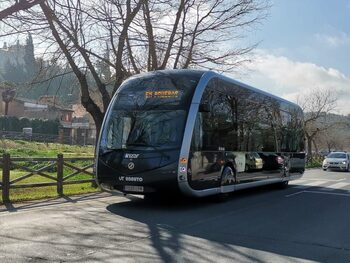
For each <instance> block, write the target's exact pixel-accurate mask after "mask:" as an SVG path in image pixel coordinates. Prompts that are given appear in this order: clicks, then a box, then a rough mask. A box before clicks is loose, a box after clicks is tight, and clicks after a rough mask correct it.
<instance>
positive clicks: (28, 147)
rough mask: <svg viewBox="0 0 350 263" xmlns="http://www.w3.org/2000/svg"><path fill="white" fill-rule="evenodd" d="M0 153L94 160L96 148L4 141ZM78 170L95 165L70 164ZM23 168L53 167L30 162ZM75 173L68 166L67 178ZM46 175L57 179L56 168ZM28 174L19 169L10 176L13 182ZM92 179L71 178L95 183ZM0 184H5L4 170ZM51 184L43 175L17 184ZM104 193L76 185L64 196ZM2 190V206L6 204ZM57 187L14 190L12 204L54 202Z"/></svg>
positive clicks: (0, 144) (0, 197)
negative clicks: (35, 201) (18, 202)
mask: <svg viewBox="0 0 350 263" xmlns="http://www.w3.org/2000/svg"><path fill="white" fill-rule="evenodd" d="M0 153H1V154H3V153H10V155H11V157H28V158H31V157H50V158H55V157H57V154H59V153H62V154H63V156H64V157H92V156H93V154H94V147H92V146H86V147H83V146H71V145H62V144H54V143H49V144H46V143H37V142H26V141H21V140H1V141H0ZM68 163H71V164H73V165H74V166H77V167H80V168H82V167H84V166H87V165H89V164H91V163H92V162H91V161H75V162H68ZM18 164H20V165H22V166H25V167H28V168H31V169H39V168H42V167H44V166H47V165H49V164H50V162H33V161H26V162H20V163H18ZM74 171H75V170H74V169H71V168H68V167H66V166H65V168H64V176H67V175H69V174H71V173H72V172H74ZM88 171H90V172H92V168H89V169H88ZM44 173H45V174H48V175H51V176H52V177H54V178H56V176H57V174H56V166H53V168H51V169H49V170H48V171H44ZM25 174H28V172H26V171H24V170H21V169H17V168H15V167H13V168H12V170H11V172H10V180H14V179H16V178H18V177H21V176H23V175H25ZM91 178H92V177H91V176H89V175H86V174H82V173H79V174H77V175H75V176H74V177H72V178H70V179H69V180H70V181H73V180H84V179H91ZM0 181H2V168H1V170H0ZM44 182H45V183H49V182H55V181H54V180H51V179H48V178H45V177H43V176H40V175H33V176H31V177H29V178H26V179H24V180H21V181H19V182H17V183H16V184H29V183H30V184H32V183H44ZM97 191H100V190H99V189H98V188H96V187H94V186H93V184H92V183H83V184H72V185H64V186H63V192H64V194H65V195H75V194H83V193H91V192H97ZM1 194H2V193H1V190H0V203H1V202H2V196H1ZM57 196H58V195H57V192H56V186H48V187H35V188H34V187H33V188H24V189H10V200H11V201H12V202H17V201H25V200H34V199H44V198H52V197H57Z"/></svg>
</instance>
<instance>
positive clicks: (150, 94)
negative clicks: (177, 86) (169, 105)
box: [145, 90, 180, 99]
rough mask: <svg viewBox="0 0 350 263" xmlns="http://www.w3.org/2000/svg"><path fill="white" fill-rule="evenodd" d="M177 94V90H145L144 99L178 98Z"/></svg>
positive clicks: (178, 93)
mask: <svg viewBox="0 0 350 263" xmlns="http://www.w3.org/2000/svg"><path fill="white" fill-rule="evenodd" d="M179 95H180V92H179V91H178V90H157V91H145V97H146V99H149V98H160V99H169V98H178V97H179Z"/></svg>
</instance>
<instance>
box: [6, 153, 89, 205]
mask: <svg viewBox="0 0 350 263" xmlns="http://www.w3.org/2000/svg"><path fill="white" fill-rule="evenodd" d="M79 161H80V163H82V162H90V163H89V164H88V165H85V166H83V167H78V166H76V165H73V163H76V162H79ZM23 162H32V163H33V162H34V163H40V162H41V163H45V162H46V163H49V164H48V165H45V166H43V167H40V168H37V169H35V168H33V167H30V166H26V165H23V164H22V163H23ZM0 165H1V167H2V181H1V180H0V190H2V201H3V202H4V203H5V202H9V201H10V189H18V188H33V187H44V186H56V188H57V194H58V195H60V196H62V195H63V186H64V185H69V184H81V183H89V182H91V183H93V184H94V183H95V179H94V174H93V172H92V171H91V168H92V167H93V166H94V158H92V157H79V158H64V157H63V155H62V154H58V155H57V158H20V157H11V156H10V154H4V155H3V157H2V159H0ZM65 168H66V169H69V170H72V171H73V172H70V173H68V174H65V172H64V169H65ZM14 169H16V170H21V171H24V172H26V174H24V175H21V176H19V177H17V178H14V179H13V178H11V171H13V170H14ZM49 170H51V171H54V173H56V176H55V175H53V172H51V174H49V172H48V171H49ZM89 170H90V171H89ZM79 174H84V175H89V177H91V178H90V179H83V180H72V178H74V177H75V176H77V175H79ZM34 175H39V176H42V177H44V178H47V179H50V180H51V182H38V183H23V182H22V183H21V184H19V182H21V181H23V180H25V179H27V178H30V177H32V176H34ZM52 181H53V182H52Z"/></svg>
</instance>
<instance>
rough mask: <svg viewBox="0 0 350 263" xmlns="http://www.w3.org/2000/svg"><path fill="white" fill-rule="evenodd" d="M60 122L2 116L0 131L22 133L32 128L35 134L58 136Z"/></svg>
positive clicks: (0, 118)
mask: <svg viewBox="0 0 350 263" xmlns="http://www.w3.org/2000/svg"><path fill="white" fill-rule="evenodd" d="M59 126H60V122H59V121H58V120H40V119H28V118H17V117H14V116H0V130H5V131H14V132H22V129H23V128H28V127H31V128H32V129H33V133H40V134H50V135H51V134H53V135H58V129H59Z"/></svg>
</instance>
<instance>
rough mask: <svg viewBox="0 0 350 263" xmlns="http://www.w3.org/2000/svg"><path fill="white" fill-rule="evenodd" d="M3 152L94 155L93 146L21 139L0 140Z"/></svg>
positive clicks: (16, 154) (14, 154) (14, 155)
mask: <svg viewBox="0 0 350 263" xmlns="http://www.w3.org/2000/svg"><path fill="white" fill-rule="evenodd" d="M5 152H6V153H9V154H10V155H11V156H12V157H56V156H57V154H59V153H62V154H63V155H64V156H66V157H67V156H69V157H84V156H94V147H93V146H77V145H67V144H59V143H41V142H28V141H22V140H1V141H0V153H1V154H3V153H5Z"/></svg>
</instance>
